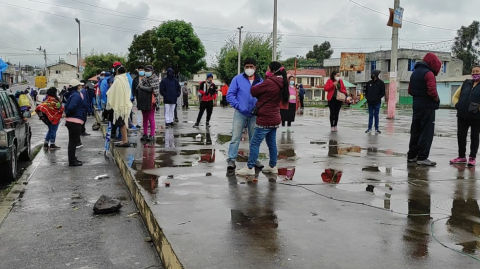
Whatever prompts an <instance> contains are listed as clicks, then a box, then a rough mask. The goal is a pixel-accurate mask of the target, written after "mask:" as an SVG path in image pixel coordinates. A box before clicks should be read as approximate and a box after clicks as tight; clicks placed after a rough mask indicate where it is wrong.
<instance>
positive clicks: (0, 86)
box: [0, 79, 10, 90]
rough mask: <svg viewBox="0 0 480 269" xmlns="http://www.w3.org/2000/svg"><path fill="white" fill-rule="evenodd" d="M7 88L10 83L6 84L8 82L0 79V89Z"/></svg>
mask: <svg viewBox="0 0 480 269" xmlns="http://www.w3.org/2000/svg"><path fill="white" fill-rule="evenodd" d="M8 88H10V85H9V84H8V82H7V81H5V80H1V79H0V89H2V90H8Z"/></svg>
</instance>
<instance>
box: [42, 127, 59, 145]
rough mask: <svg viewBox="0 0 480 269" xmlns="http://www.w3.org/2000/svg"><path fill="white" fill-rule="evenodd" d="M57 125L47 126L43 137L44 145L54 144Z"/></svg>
mask: <svg viewBox="0 0 480 269" xmlns="http://www.w3.org/2000/svg"><path fill="white" fill-rule="evenodd" d="M58 125H59V124H50V125H48V132H47V135H46V136H45V143H49V142H50V144H55V139H56V138H57V130H58Z"/></svg>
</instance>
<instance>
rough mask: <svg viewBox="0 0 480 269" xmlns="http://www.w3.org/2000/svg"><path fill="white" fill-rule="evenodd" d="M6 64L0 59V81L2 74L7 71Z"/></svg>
mask: <svg viewBox="0 0 480 269" xmlns="http://www.w3.org/2000/svg"><path fill="white" fill-rule="evenodd" d="M7 68H8V64H6V63H5V62H4V61H3V60H2V59H1V58H0V80H1V79H2V74H3V72H5V70H7Z"/></svg>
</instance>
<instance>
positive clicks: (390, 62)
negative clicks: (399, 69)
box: [387, 60, 392, 72]
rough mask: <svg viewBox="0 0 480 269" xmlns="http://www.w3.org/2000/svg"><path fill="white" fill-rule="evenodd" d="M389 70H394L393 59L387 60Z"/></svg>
mask: <svg viewBox="0 0 480 269" xmlns="http://www.w3.org/2000/svg"><path fill="white" fill-rule="evenodd" d="M387 70H388V72H392V71H390V70H392V60H387Z"/></svg>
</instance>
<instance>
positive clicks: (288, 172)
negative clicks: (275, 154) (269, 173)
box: [278, 167, 295, 180]
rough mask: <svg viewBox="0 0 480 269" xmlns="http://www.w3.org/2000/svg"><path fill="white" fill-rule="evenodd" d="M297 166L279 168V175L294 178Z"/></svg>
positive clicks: (283, 177) (284, 178)
mask: <svg viewBox="0 0 480 269" xmlns="http://www.w3.org/2000/svg"><path fill="white" fill-rule="evenodd" d="M294 176H295V167H284V168H278V177H279V178H280V179H283V180H293V177H294Z"/></svg>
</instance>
